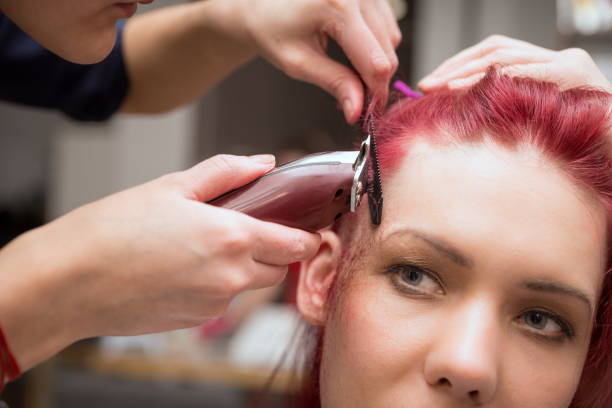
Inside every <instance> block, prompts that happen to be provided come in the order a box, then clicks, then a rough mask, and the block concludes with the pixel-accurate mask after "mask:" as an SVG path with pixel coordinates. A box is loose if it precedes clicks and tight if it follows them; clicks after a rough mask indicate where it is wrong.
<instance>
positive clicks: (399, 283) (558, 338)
mask: <svg viewBox="0 0 612 408" xmlns="http://www.w3.org/2000/svg"><path fill="white" fill-rule="evenodd" d="M410 272H418V273H422V274H423V275H424V276H426V277H427V278H429V279H431V280H432V281H433V282H435V283H436V284H437V285H438V286H439V287H440V289H441V292H442V293H440V294H442V295H443V294H445V290H444V285H443V284H442V282H441V279H440V278H439V277H438V276H437V274H435V273H433V272H430V271H428V270H426V269H424V268H422V267H419V266H416V265H410V264H395V265H391V266H390V267H388V268H387V269H386V270H385V274H386V275H389V278H390V280H391V283H392V284H393V286H394V287H395V289H396V290H398V291H399V292H400V293H405V294H408V295H411V296H420V297H433V296H436V295H438V294H433V293H427V292H425V291H422V290H418V289H415V287H414V286H412V285H410V284H409V283H408V282H406V280H405V279H403V274H405V273H410ZM529 313H540V314H541V315H543V316H544V317H546V318H548V319H551V320H552V321H553V322H555V323H556V324H557V325H558V326H559V327H560V328H561V335H559V334H556V335H550V334H544V331H543V330H537V329H534V328H531V327H530V328H528V329H527V330H528V331H529V333H530V334H531V335H534V336H537V337H538V338H539V339H542V340H545V341H550V342H555V343H560V342H563V341H565V340H569V339H572V338H573V337H575V332H574V329H573V328H572V325H571V324H569V323H568V322H567V321H566V320H565V319H563V318H562V317H561V316H559V315H558V314H556V313H554V312H551V311H548V310H544V309H528V310H525V311H523V312H521V314H520V315H519V316H518V317H517V318H516V320H518V321H520V322H523V323H522V324H524V325H525V326H527V323H526V322H525V321H524V320H525V318H526V316H527V315H528V314H529Z"/></svg>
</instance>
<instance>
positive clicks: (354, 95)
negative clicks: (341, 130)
mask: <svg viewBox="0 0 612 408" xmlns="http://www.w3.org/2000/svg"><path fill="white" fill-rule="evenodd" d="M223 1H230V0H223ZM231 2H232V4H233V6H231V8H233V14H234V15H233V17H230V18H234V19H235V20H234V21H235V24H233V27H234V28H235V30H237V32H238V34H239V35H240V36H241V38H242V39H243V41H246V42H248V43H252V44H253V45H254V46H255V47H256V48H257V49H258V50H259V52H260V54H262V55H263V56H264V57H265V58H266V59H268V60H269V61H270V62H271V63H272V64H274V65H276V66H277V67H278V68H280V69H281V70H283V71H284V72H285V73H286V74H287V75H289V76H291V77H293V78H296V79H299V80H303V81H306V82H310V83H313V84H315V85H318V86H319V87H321V88H323V89H324V90H326V91H327V92H329V93H330V94H332V95H333V96H334V97H335V98H336V99H337V100H338V104H339V106H342V110H343V111H344V114H345V117H346V119H347V121H348V122H350V123H353V122H355V121H356V120H357V119H358V118H359V115H360V112H361V108H362V104H363V89H362V85H361V82H360V80H359V77H358V76H357V75H356V73H355V72H353V71H352V70H351V69H349V67H347V66H344V65H342V64H340V63H338V62H335V61H333V60H332V59H331V58H329V57H328V56H327V52H326V51H327V41H328V37H331V38H333V39H334V40H335V41H336V42H338V44H339V45H340V46H341V47H342V49H343V50H344V52H345V54H346V55H347V57H348V58H349V59H350V61H351V63H352V64H353V66H354V67H355V69H356V70H357V71H358V72H359V74H360V76H361V77H362V78H363V79H364V81H365V83H366V84H367V86H368V87H369V88H370V89H371V90H372V91H374V92H376V93H378V94H380V95H381V96H382V97H386V93H387V89H388V86H389V80H390V79H391V76H392V75H393V73H394V72H395V70H396V68H397V65H398V60H397V55H396V54H395V48H396V47H397V45H398V44H399V42H400V40H401V33H400V30H399V28H398V26H397V22H396V20H395V17H394V15H393V12H392V11H391V8H390V6H389V3H388V0H292V1H290V2H287V1H285V0H231Z"/></svg>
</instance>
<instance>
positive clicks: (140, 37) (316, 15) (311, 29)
mask: <svg viewBox="0 0 612 408" xmlns="http://www.w3.org/2000/svg"><path fill="white" fill-rule="evenodd" d="M119 1H120V2H121V3H124V4H132V5H135V4H137V2H136V1H134V0H119ZM141 2H150V1H149V0H143V1H141ZM116 3H117V0H91V1H82V0H55V1H50V0H23V1H13V0H0V10H2V12H3V13H5V14H7V15H8V16H9V18H11V19H12V20H13V21H15V22H16V23H17V24H18V25H19V26H20V27H21V28H22V29H23V30H25V31H26V32H27V33H29V34H30V35H31V36H32V37H33V38H34V39H36V40H37V41H38V42H40V43H41V44H42V45H43V46H45V47H46V48H48V49H49V50H51V51H53V52H54V53H56V54H58V55H59V56H61V57H63V58H65V59H67V60H70V61H73V62H77V63H82V64H90V63H95V62H98V61H100V60H102V59H103V58H104V57H105V56H106V55H108V53H109V52H110V51H111V49H112V47H113V44H114V42H115V35H116V30H115V23H116V22H117V20H118V19H120V18H124V17H125V15H124V14H123V12H122V11H121V9H120V8H118V7H116ZM290 4H291V6H290V7H288V6H287V3H286V2H285V1H283V0H256V1H255V2H253V1H250V0H208V1H200V2H193V3H188V4H183V5H177V6H173V7H172V6H171V7H165V8H164V9H161V10H156V11H154V12H151V13H144V14H142V15H138V16H136V17H134V18H133V19H131V20H130V21H129V22H128V23H127V25H126V29H125V34H124V43H125V46H124V54H125V60H126V64H127V70H128V75H129V77H130V89H129V91H128V92H129V93H128V95H127V98H126V100H125V103H124V105H123V106H122V110H123V111H124V112H131V113H157V112H162V111H167V110H170V109H173V108H176V107H178V106H180V105H182V104H185V103H187V102H190V101H192V100H193V99H195V98H197V97H198V96H200V95H201V94H202V93H204V92H205V91H207V90H208V89H210V88H211V87H212V86H214V85H215V84H216V83H218V82H219V81H221V80H222V79H223V78H224V77H226V76H227V75H228V74H229V73H231V72H232V71H233V70H234V69H236V68H238V67H239V66H241V65H242V64H244V63H245V62H247V61H249V60H250V59H252V58H253V57H255V56H256V55H261V56H263V57H264V58H266V59H267V60H268V61H269V62H270V63H272V64H274V65H275V66H276V67H278V68H279V69H281V70H282V71H283V72H285V73H286V74H287V75H289V76H290V77H292V78H295V79H298V80H303V81H306V82H310V83H312V84H314V85H316V86H319V87H321V88H322V89H324V90H326V91H327V92H329V93H330V94H332V95H333V96H334V97H335V98H336V99H337V100H338V105H339V106H340V107H342V111H343V112H344V114H345V117H346V120H347V121H348V122H350V123H354V122H355V121H356V120H357V119H358V117H359V113H360V112H361V107H362V104H363V99H364V97H363V92H364V89H363V87H362V85H361V81H360V79H359V76H361V77H362V78H363V80H364V81H365V83H366V85H367V86H368V88H369V89H370V90H371V91H372V92H374V93H376V94H378V95H379V97H380V98H383V99H384V98H385V97H386V94H387V89H388V85H389V80H390V78H391V75H393V73H394V72H395V70H396V68H397V65H398V60H397V56H396V54H395V48H396V47H397V45H398V44H399V42H400V40H401V33H400V31H399V28H398V26H397V22H396V21H395V17H394V16H393V13H392V11H391V8H390V6H389V4H388V1H387V0H296V1H293V2H291V3H290ZM328 38H333V39H334V40H336V41H337V42H338V44H339V45H340V46H341V47H342V49H343V50H344V51H345V53H346V54H347V56H348V57H349V59H350V61H351V62H352V64H353V65H354V66H355V68H356V70H357V73H356V72H354V71H353V70H352V69H350V68H349V67H347V66H344V65H342V64H340V63H338V62H335V61H333V60H332V59H331V58H329V57H328V56H327V52H326V51H327V41H328Z"/></svg>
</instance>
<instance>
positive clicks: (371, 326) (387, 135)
mask: <svg viewBox="0 0 612 408" xmlns="http://www.w3.org/2000/svg"><path fill="white" fill-rule="evenodd" d="M493 62H495V61H493ZM482 69H483V68H481V70H482ZM501 70H503V69H498V70H495V69H489V70H488V72H487V73H486V75H484V77H483V76H482V75H480V77H479V78H478V79H479V82H477V83H476V84H470V85H469V86H468V87H467V88H466V87H465V86H463V87H461V86H457V87H455V88H454V89H449V87H438V88H437V89H435V90H433V91H432V92H430V93H428V94H427V95H426V96H425V97H423V98H421V99H417V100H409V99H408V98H405V99H402V100H399V101H398V102H396V103H395V104H394V105H393V106H392V107H391V108H390V109H389V110H388V111H387V112H386V113H385V114H384V115H383V116H382V117H381V118H380V119H379V120H377V121H376V122H375V123H376V126H377V135H378V141H379V153H380V159H381V168H382V175H383V192H384V196H385V207H384V212H383V216H382V223H381V225H380V226H378V227H376V226H373V225H372V224H371V222H370V217H369V214H368V210H367V206H362V207H361V208H360V209H359V211H358V212H357V213H356V214H353V215H351V216H349V217H346V218H344V219H341V220H339V221H338V223H337V224H336V225H335V226H334V228H333V230H326V231H324V232H322V244H321V247H320V249H319V251H318V253H317V255H316V256H315V257H314V258H313V259H311V260H309V261H307V262H304V263H302V265H301V273H300V282H299V287H298V296H297V304H298V308H299V310H300V312H301V313H302V315H303V316H304V317H305V319H306V320H307V321H308V322H310V323H311V324H312V333H311V334H312V335H313V339H314V342H313V343H312V345H313V347H312V349H311V350H310V351H311V353H312V354H310V355H309V358H308V361H307V364H306V366H305V371H306V383H305V384H306V387H305V389H304V393H303V395H302V396H301V397H302V400H301V402H302V403H303V405H304V406H308V407H316V406H321V407H324V408H335V407H368V408H373V407H385V408H389V407H410V408H420V407H435V408H443V407H459V406H462V407H463V406H466V407H467V406H484V407H496V408H501V407H504V408H505V407H512V408H515V407H520V408H567V407H572V408H577V407H589V408H605V407H607V406H608V405H606V402H605V401H606V396H607V394H608V393H609V390H610V384H612V350H611V348H612V313H611V312H612V310H609V305H610V303H611V300H612V290H611V289H612V276H611V275H610V272H611V266H612V250H611V242H610V240H611V238H610V237H611V235H610V234H611V231H612V228H611V225H612V172H611V169H612V158H611V157H610V149H609V146H608V145H607V143H608V142H607V140H606V138H607V137H608V135H607V134H608V132H609V131H610V121H611V119H610V117H611V115H610V114H611V103H612V95H611V94H610V93H608V92H606V91H602V90H595V89H586V88H569V89H563V90H562V89H560V88H559V86H557V84H554V83H550V82H544V81H540V80H537V79H527V78H516V77H511V76H509V75H507V74H506V73H502V72H500V71H501ZM504 72H505V71H504ZM475 73H476V71H474V72H472V73H471V74H468V76H470V75H472V74H475Z"/></svg>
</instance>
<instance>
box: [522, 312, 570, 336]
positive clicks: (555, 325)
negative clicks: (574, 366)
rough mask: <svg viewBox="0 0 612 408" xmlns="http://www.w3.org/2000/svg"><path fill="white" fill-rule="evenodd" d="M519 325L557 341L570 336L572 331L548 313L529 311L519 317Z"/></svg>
mask: <svg viewBox="0 0 612 408" xmlns="http://www.w3.org/2000/svg"><path fill="white" fill-rule="evenodd" d="M518 319H519V324H521V325H525V326H527V327H528V328H529V329H530V330H531V331H533V332H535V333H537V334H539V335H542V336H545V337H549V338H551V339H553V340H559V339H563V338H568V337H571V336H572V333H573V331H572V329H571V328H570V327H569V325H568V324H567V323H565V322H563V321H562V319H561V318H559V317H557V316H555V315H553V314H552V313H549V312H544V311H540V310H531V311H527V312H525V313H523V314H522V315H521V316H519V318H518Z"/></svg>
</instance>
